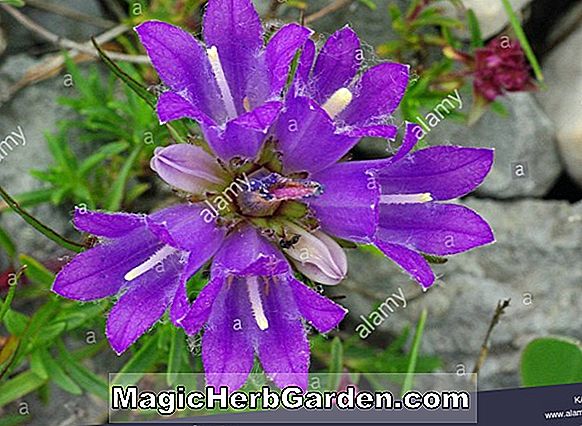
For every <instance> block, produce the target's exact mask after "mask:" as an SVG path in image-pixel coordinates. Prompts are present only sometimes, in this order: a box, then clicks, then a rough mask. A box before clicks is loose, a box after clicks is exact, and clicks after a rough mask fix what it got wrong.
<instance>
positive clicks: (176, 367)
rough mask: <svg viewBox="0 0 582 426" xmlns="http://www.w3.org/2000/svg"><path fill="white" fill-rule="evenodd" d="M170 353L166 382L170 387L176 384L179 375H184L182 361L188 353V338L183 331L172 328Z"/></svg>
mask: <svg viewBox="0 0 582 426" xmlns="http://www.w3.org/2000/svg"><path fill="white" fill-rule="evenodd" d="M170 330H171V340H170V352H169V354H168V369H167V372H166V382H167V383H168V386H174V385H175V384H176V381H177V378H178V375H179V374H180V373H182V372H183V371H182V368H181V367H182V360H183V359H184V353H185V352H186V336H185V335H184V332H183V331H182V330H181V329H178V328H176V327H171V328H170Z"/></svg>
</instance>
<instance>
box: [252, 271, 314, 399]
mask: <svg viewBox="0 0 582 426" xmlns="http://www.w3.org/2000/svg"><path fill="white" fill-rule="evenodd" d="M263 295H264V296H263V299H264V302H263V303H264V309H265V315H266V317H267V318H268V320H269V327H268V328H267V329H266V330H260V331H258V332H257V333H258V347H257V351H258V355H259V359H260V360H261V364H262V366H263V369H264V370H265V373H266V374H267V376H268V377H269V378H270V379H271V380H273V381H274V382H275V384H276V385H277V386H279V387H280V388H283V387H286V386H292V385H294V386H299V387H300V388H302V389H303V390H306V389H307V379H308V370H309V342H308V341H307V335H306V333H305V329H304V328H303V324H302V323H301V316H300V314H299V310H298V308H297V305H296V303H295V299H294V298H293V293H292V291H291V288H290V287H289V286H288V285H287V283H285V282H281V281H278V280H277V281H272V282H270V283H269V291H268V293H267V292H264V291H263Z"/></svg>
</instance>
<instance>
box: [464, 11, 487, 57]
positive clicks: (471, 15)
mask: <svg viewBox="0 0 582 426" xmlns="http://www.w3.org/2000/svg"><path fill="white" fill-rule="evenodd" d="M467 20H468V22H469V24H468V25H469V32H470V33H471V47H473V48H477V47H483V36H482V35H481V26H480V25H479V20H478V19H477V15H475V12H473V9H467Z"/></svg>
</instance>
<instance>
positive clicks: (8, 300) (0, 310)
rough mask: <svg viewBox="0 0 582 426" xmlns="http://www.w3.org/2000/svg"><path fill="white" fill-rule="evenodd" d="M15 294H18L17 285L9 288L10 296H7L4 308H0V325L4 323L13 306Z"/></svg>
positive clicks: (3, 304) (3, 303)
mask: <svg viewBox="0 0 582 426" xmlns="http://www.w3.org/2000/svg"><path fill="white" fill-rule="evenodd" d="M14 293H16V284H12V285H10V286H9V288H8V294H7V295H6V299H4V301H3V302H2V307H0V323H3V322H4V316H5V315H6V312H8V309H9V308H10V305H11V304H12V299H14Z"/></svg>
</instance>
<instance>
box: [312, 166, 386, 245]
mask: <svg viewBox="0 0 582 426" xmlns="http://www.w3.org/2000/svg"><path fill="white" fill-rule="evenodd" d="M313 180H315V181H316V182H319V183H320V184H321V185H322V186H323V188H324V191H323V194H321V195H320V196H318V197H314V198H311V199H309V200H307V201H308V204H309V206H310V207H311V208H313V210H314V211H315V213H316V216H317V218H318V220H319V222H320V224H321V227H322V229H323V230H324V231H326V232H328V233H330V234H332V235H335V236H337V237H340V238H344V239H347V240H351V241H356V242H370V241H372V239H373V237H374V233H375V232H376V227H377V225H378V201H379V196H380V187H379V185H378V184H377V183H376V180H375V176H374V173H373V172H372V170H371V166H370V165H369V163H368V162H360V161H354V162H344V163H338V164H336V165H333V166H331V167H329V168H327V169H325V170H323V171H321V172H318V173H316V174H314V175H313Z"/></svg>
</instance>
